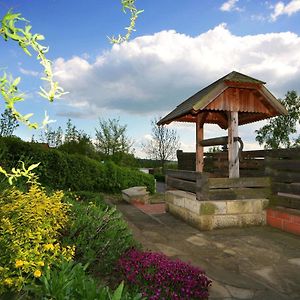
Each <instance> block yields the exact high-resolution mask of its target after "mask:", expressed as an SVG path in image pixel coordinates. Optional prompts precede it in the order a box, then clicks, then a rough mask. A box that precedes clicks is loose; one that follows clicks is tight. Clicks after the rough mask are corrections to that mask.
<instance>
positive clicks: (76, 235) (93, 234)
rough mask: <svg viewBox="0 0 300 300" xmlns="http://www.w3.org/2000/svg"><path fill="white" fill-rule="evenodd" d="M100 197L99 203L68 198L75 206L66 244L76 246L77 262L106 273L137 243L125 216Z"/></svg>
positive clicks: (97, 271)
mask: <svg viewBox="0 0 300 300" xmlns="http://www.w3.org/2000/svg"><path fill="white" fill-rule="evenodd" d="M99 197H100V196H98V197H97V201H96V203H92V202H82V201H80V198H79V197H78V196H75V199H76V200H71V199H66V200H67V201H69V203H71V204H72V221H71V226H70V228H69V230H68V232H67V234H66V236H65V238H64V242H65V243H67V244H75V245H76V254H75V259H76V260H77V261H79V262H82V263H83V264H86V263H88V264H90V269H91V271H93V272H96V273H99V272H100V273H101V274H105V273H110V272H111V270H112V269H113V266H114V265H115V263H116V262H117V260H118V259H119V258H120V256H121V255H122V254H123V253H124V252H125V251H126V250H127V249H128V248H130V247H132V246H133V245H136V242H135V241H134V239H133V236H132V234H131V232H130V231H129V229H128V227H127V224H126V223H125V221H123V219H122V218H121V215H120V214H119V213H118V212H117V211H116V209H115V208H111V207H109V206H107V205H106V204H104V202H103V201H102V202H101V199H99Z"/></svg>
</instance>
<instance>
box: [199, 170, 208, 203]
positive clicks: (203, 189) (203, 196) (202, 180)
mask: <svg viewBox="0 0 300 300" xmlns="http://www.w3.org/2000/svg"><path fill="white" fill-rule="evenodd" d="M196 199H197V200H198V201H208V200H209V182H208V176H207V173H201V174H199V173H198V174H196Z"/></svg>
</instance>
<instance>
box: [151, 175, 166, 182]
mask: <svg viewBox="0 0 300 300" xmlns="http://www.w3.org/2000/svg"><path fill="white" fill-rule="evenodd" d="M154 178H155V179H156V180H157V181H159V182H165V180H166V179H165V178H166V177H165V175H164V174H154Z"/></svg>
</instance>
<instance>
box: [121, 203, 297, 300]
mask: <svg viewBox="0 0 300 300" xmlns="http://www.w3.org/2000/svg"><path fill="white" fill-rule="evenodd" d="M116 205H117V209H118V210H120V211H121V212H122V214H123V216H124V218H125V220H126V221H127V222H128V224H129V226H130V227H131V229H132V231H133V233H134V235H135V238H136V239H137V240H139V241H140V242H141V243H142V244H143V246H144V248H146V249H149V250H153V251H161V252H163V253H165V254H166V255H168V256H170V257H172V258H180V259H182V260H184V261H187V262H191V263H192V264H193V265H197V266H199V267H201V268H202V269H204V270H205V271H206V273H207V275H208V276H209V277H210V278H211V279H212V280H213V285H212V287H211V289H210V299H215V300H217V299H260V300H268V299H272V300H277V299H279V300H280V299H300V238H299V236H296V235H292V234H289V233H284V232H281V231H279V230H276V229H274V228H271V227H268V226H265V227H249V228H242V229H241V228H232V229H222V230H214V231H202V232H200V231H199V230H197V229H195V228H193V227H191V226H189V225H187V224H185V223H184V222H182V221H181V220H178V219H176V218H174V217H173V216H172V215H170V214H169V213H163V214H151V212H147V210H144V211H145V212H143V211H141V210H140V209H139V208H137V207H135V206H133V205H130V204H128V203H124V202H117V204H116Z"/></svg>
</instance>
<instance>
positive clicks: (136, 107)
mask: <svg viewBox="0 0 300 300" xmlns="http://www.w3.org/2000/svg"><path fill="white" fill-rule="evenodd" d="M299 49H300V37H299V36H298V35H297V34H295V33H292V32H282V33H267V34H258V35H247V36H237V35H234V34H232V33H231V32H230V31H229V29H228V28H227V27H226V24H220V25H218V26H216V27H215V28H213V29H211V30H208V31H207V32H204V33H202V34H200V35H198V36H195V37H191V36H188V35H185V34H180V33H177V32H175V31H174V30H170V31H161V32H158V33H156V34H153V35H149V36H141V37H138V38H136V39H134V40H132V41H130V42H126V43H124V44H121V45H114V46H113V47H112V48H111V49H110V50H109V51H107V52H104V53H102V54H101V55H99V56H98V57H97V58H96V59H95V61H89V60H87V59H85V58H82V57H77V56H76V57H73V58H71V59H69V60H65V59H63V58H59V59H57V60H56V61H55V62H54V71H55V74H56V79H57V80H58V81H59V82H60V84H61V85H62V86H63V87H64V88H65V90H66V91H69V92H70V93H69V94H68V95H66V96H65V104H66V105H65V106H64V114H66V113H68V114H69V116H72V113H71V112H72V111H73V112H76V117H82V118H83V117H84V116H88V117H90V118H91V117H96V116H99V115H101V114H102V113H103V112H105V111H115V113H120V112H124V113H127V114H128V113H129V114H138V115H151V116H154V115H160V116H163V115H165V113H167V112H169V111H171V110H172V109H174V108H175V107H176V105H178V104H179V103H181V102H182V101H183V100H185V99H186V98H188V97H189V96H191V95H192V94H194V93H195V92H197V91H199V90H200V89H202V88H203V87H205V86H206V85H208V84H210V83H211V82H213V81H215V80H216V79H218V78H220V77H221V76H223V75H225V74H227V73H229V72H231V71H232V70H236V71H239V72H242V73H245V74H247V75H250V76H253V77H256V78H258V79H261V80H264V81H266V82H267V87H268V88H269V89H270V90H271V91H272V92H273V93H274V94H275V95H276V96H280V97H282V96H284V94H285V92H286V91H287V90H288V89H296V90H298V91H300V82H299V80H298V79H299V77H300V52H299ZM67 105H68V106H67ZM68 107H70V111H69V112H67V110H66V108H68Z"/></svg>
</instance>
